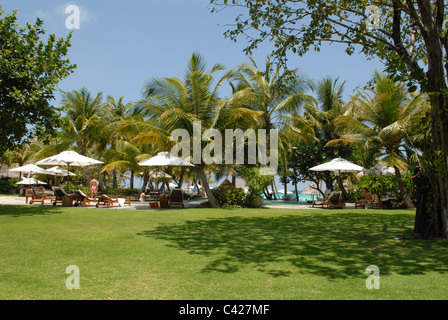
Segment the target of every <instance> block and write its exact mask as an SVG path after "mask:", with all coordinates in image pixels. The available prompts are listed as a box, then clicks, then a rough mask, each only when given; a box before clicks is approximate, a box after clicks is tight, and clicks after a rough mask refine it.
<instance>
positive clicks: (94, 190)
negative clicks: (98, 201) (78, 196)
mask: <svg viewBox="0 0 448 320" xmlns="http://www.w3.org/2000/svg"><path fill="white" fill-rule="evenodd" d="M97 192H98V180H96V178H95V176H93V178H92V180H91V181H90V197H91V198H96V194H97Z"/></svg>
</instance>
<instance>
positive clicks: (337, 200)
mask: <svg viewBox="0 0 448 320" xmlns="http://www.w3.org/2000/svg"><path fill="white" fill-rule="evenodd" d="M314 206H322V208H323V207H324V206H327V208H341V209H342V208H344V206H345V203H344V199H343V197H342V191H332V192H331V193H330V195H329V196H328V197H326V198H324V199H323V200H318V201H313V204H312V207H314Z"/></svg>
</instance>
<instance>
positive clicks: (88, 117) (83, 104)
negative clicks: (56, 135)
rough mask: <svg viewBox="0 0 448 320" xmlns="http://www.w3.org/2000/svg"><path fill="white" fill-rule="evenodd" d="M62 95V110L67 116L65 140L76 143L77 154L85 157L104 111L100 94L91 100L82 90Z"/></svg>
mask: <svg viewBox="0 0 448 320" xmlns="http://www.w3.org/2000/svg"><path fill="white" fill-rule="evenodd" d="M62 94H63V99H62V103H61V104H62V110H63V111H65V113H66V114H67V116H66V118H65V119H66V121H67V128H66V131H65V133H66V135H65V138H66V139H68V140H71V141H72V142H74V143H76V146H77V148H78V151H79V153H80V154H81V155H84V156H85V155H86V154H87V148H88V147H89V145H90V144H91V143H92V142H93V140H94V136H95V132H96V131H98V126H99V124H100V119H101V113H102V112H104V111H105V110H104V108H103V107H104V106H105V104H104V102H103V96H102V93H98V94H97V96H96V97H94V98H92V96H91V93H90V92H89V91H88V90H87V89H86V88H82V89H81V90H79V91H78V90H73V91H70V92H64V91H62Z"/></svg>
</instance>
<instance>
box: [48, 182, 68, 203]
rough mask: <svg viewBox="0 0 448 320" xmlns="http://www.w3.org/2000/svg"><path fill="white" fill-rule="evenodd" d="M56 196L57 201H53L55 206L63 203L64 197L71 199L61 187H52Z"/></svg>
mask: <svg viewBox="0 0 448 320" xmlns="http://www.w3.org/2000/svg"><path fill="white" fill-rule="evenodd" d="M52 189H53V191H54V195H55V199H54V201H53V205H54V206H55V205H56V204H57V203H58V202H60V203H62V199H63V198H64V197H70V195H69V194H68V193H67V192H65V190H64V189H62V188H61V187H52Z"/></svg>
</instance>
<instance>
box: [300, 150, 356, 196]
mask: <svg viewBox="0 0 448 320" xmlns="http://www.w3.org/2000/svg"><path fill="white" fill-rule="evenodd" d="M363 169H364V168H363V167H361V166H358V165H356V164H354V163H351V162H350V161H348V160H345V159H343V158H341V157H339V158H335V159H333V160H331V161H330V162H326V163H322V164H319V165H317V166H314V167H312V168H310V169H309V170H310V171H331V172H334V174H335V175H337V176H338V182H339V187H340V188H341V190H342V189H343V185H342V181H341V172H360V171H362V170H363Z"/></svg>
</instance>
